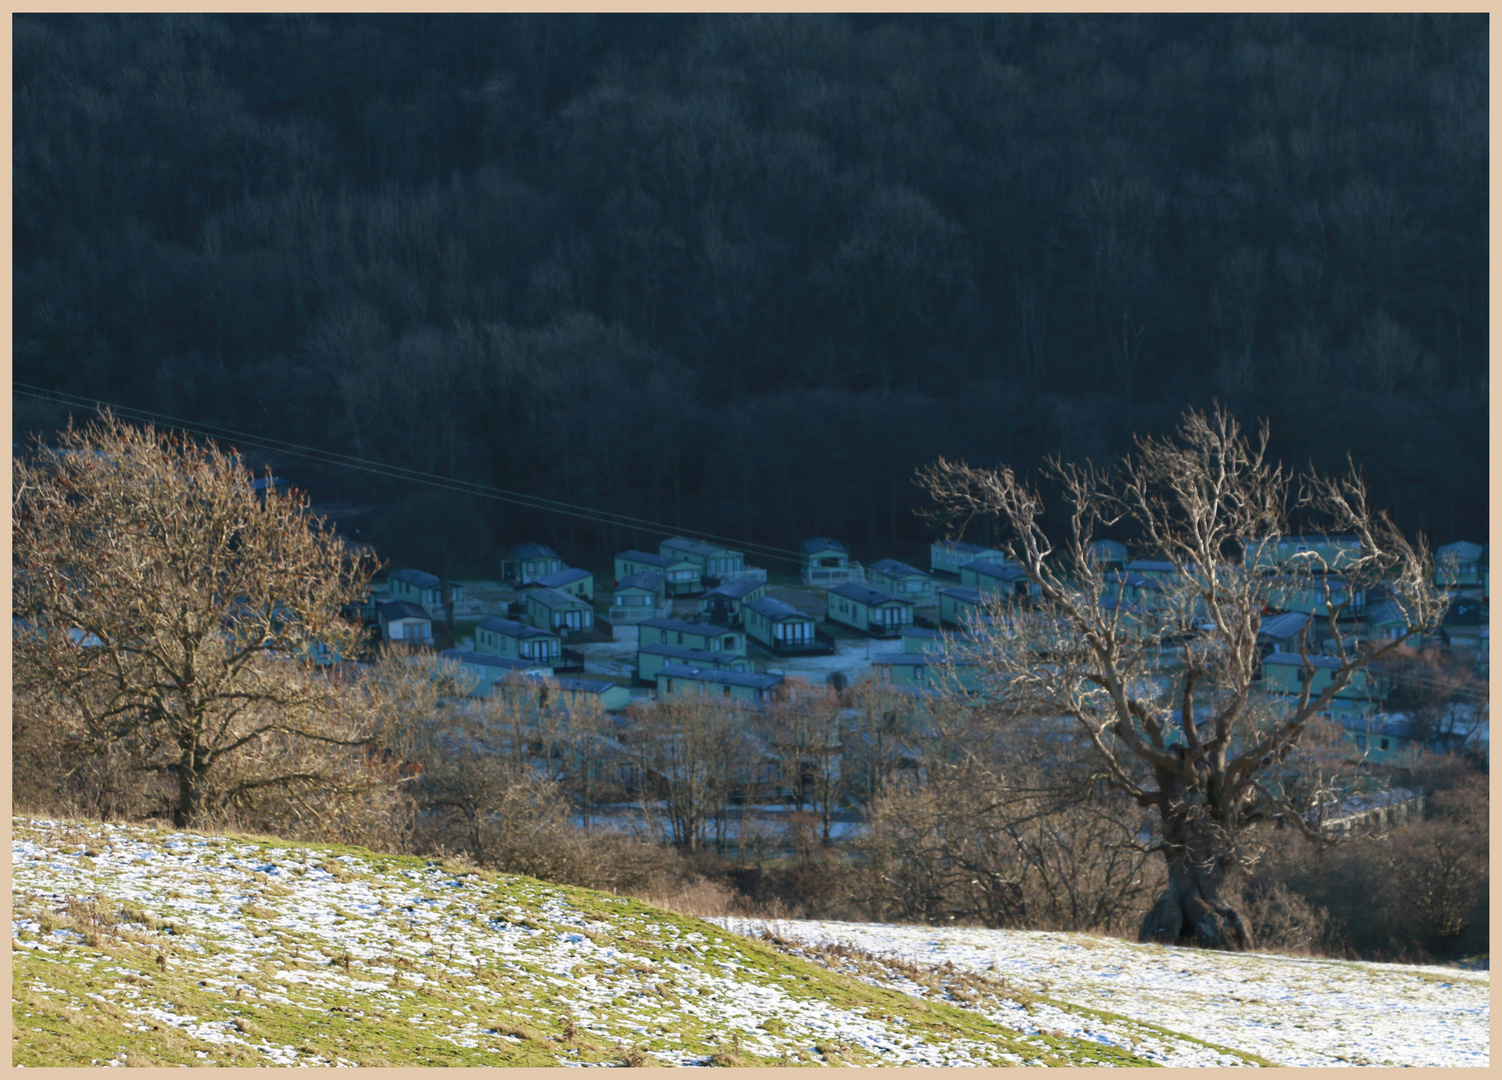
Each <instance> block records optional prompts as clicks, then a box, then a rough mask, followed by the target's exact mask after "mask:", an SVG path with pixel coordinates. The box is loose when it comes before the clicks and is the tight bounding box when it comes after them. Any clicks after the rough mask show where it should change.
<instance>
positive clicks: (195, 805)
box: [172, 753, 203, 829]
mask: <svg viewBox="0 0 1502 1080" xmlns="http://www.w3.org/2000/svg"><path fill="white" fill-rule="evenodd" d="M202 773H203V770H202V769H201V768H200V767H199V765H198V763H197V762H196V761H195V760H194V755H192V754H191V753H190V754H185V755H184V756H183V761H181V762H180V763H179V764H178V767H177V805H176V806H175V807H173V809H172V827H173V828H176V829H186V828H187V827H188V826H189V825H191V824H192V823H193V820H194V818H196V817H197V816H198V810H199V807H200V805H201V804H202V802H203V775H202Z"/></svg>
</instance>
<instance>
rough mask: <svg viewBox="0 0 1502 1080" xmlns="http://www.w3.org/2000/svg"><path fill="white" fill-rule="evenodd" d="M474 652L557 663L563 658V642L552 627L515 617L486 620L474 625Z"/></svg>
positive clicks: (512, 658)
mask: <svg viewBox="0 0 1502 1080" xmlns="http://www.w3.org/2000/svg"><path fill="white" fill-rule="evenodd" d="M475 651H476V652H482V653H491V654H494V655H496V656H504V657H507V658H508V659H511V660H528V661H534V662H537V663H547V664H551V665H557V664H558V663H560V662H561V661H562V657H563V642H562V639H561V638H560V637H559V636H558V635H557V634H555V633H553V631H551V630H543V629H539V628H538V627H535V626H528V625H527V624H526V623H521V622H516V621H515V620H513V619H486V620H485V621H484V622H480V623H477V624H476V625H475Z"/></svg>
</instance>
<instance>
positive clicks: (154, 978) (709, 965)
mask: <svg viewBox="0 0 1502 1080" xmlns="http://www.w3.org/2000/svg"><path fill="white" fill-rule="evenodd" d="M12 850H13V866H14V886H13V889H14V922H13V957H14V976H13V989H12V995H13V998H14V1005H13V1020H14V1036H13V1043H12V1060H13V1061H14V1063H15V1064H17V1065H28V1066H38V1065H90V1064H106V1063H112V1062H113V1063H121V1064H129V1065H179V1064H180V1065H197V1064H224V1065H262V1064H336V1063H355V1064H361V1065H539V1064H553V1063H581V1064H582V1063H624V1064H663V1063H670V1064H781V1063H787V1064H810V1065H833V1064H888V1063H890V1064H915V1065H949V1064H1058V1065H1097V1064H1101V1065H1106V1064H1111V1065H1136V1064H1149V1063H1150V1062H1148V1061H1147V1060H1146V1059H1144V1058H1142V1057H1138V1056H1135V1055H1134V1054H1132V1053H1131V1052H1129V1051H1128V1050H1127V1049H1126V1048H1125V1047H1124V1046H1123V1045H1120V1044H1118V1045H1110V1044H1107V1043H1104V1042H1101V1041H1097V1040H1094V1039H1086V1038H1078V1037H1073V1036H1069V1035H1066V1034H1063V1033H1061V1032H1057V1031H1048V1030H1044V1029H1040V1028H1038V1027H1036V1026H1034V1025H1032V1024H1030V1023H1028V1022H1027V1015H1026V1012H1027V1010H1026V1008H1025V1007H1024V1008H1023V1010H1022V1011H1021V1012H1020V1013H1019V1023H1018V1024H1017V1026H1015V1027H1006V1026H1003V1025H1002V1024H1000V1023H997V1022H996V1021H994V1020H992V1019H988V1018H987V1017H986V1016H984V1015H982V1014H981V1013H979V1012H976V1011H972V1010H970V1009H966V1008H963V1007H960V1006H959V1005H956V1004H954V1003H950V1002H945V1001H940V1000H923V999H920V998H916V997H914V996H912V995H909V994H904V993H900V992H897V991H895V990H892V989H887V988H883V987H879V986H873V985H870V984H868V983H866V982H863V981H860V980H859V979H856V978H853V977H851V976H849V975H846V974H841V973H837V972H834V971H831V970H829V969H828V968H826V967H823V966H819V965H817V964H814V963H811V962H808V961H807V960H803V959H800V958H797V957H793V956H789V955H785V954H783V953H780V952H778V951H775V950H774V949H773V948H772V947H771V946H770V945H768V944H766V943H762V942H758V941H752V940H750V939H747V938H744V937H740V936H737V935H735V934H733V933H731V932H729V931H727V930H723V929H720V928H718V927H716V926H713V925H711V924H709V923H705V922H701V921H699V920H696V919H690V918H684V917H681V916H678V915H675V914H672V913H669V912H665V911H661V910H658V909H654V908H651V907H648V906H646V905H644V904H641V903H639V902H637V901H634V900H629V899H624V898H621V897H616V896H610V895H607V894H602V893H595V892H590V891H587V890H581V889H570V888H562V887H559V886H554V885H548V884H544V883H542V882H539V881H535V880H531V879H528V878H521V877H514V876H508V875H502V874H492V873H484V872H478V871H475V870H473V869H470V868H467V867H463V866H457V865H453V864H450V863H446V862H433V861H428V860H423V859H416V858H399V857H392V856H386V855H376V854H372V853H371V852H368V851H363V850H357V849H347V848H340V847H331V846H319V845H302V846H292V845H289V844H287V843H286V842H284V841H277V840H272V839H265V838H255V837H230V836H206V835H196V834H187V833H172V832H156V831H153V830H151V829H149V828H142V827H137V826H124V825H110V824H100V823H69V822H55V821H39V820H29V819H16V820H15V821H14V840H13V849H12ZM1227 1056H1228V1058H1229V1059H1230V1060H1235V1056H1234V1055H1227ZM1242 1060H1246V1061H1253V1060H1255V1059H1252V1058H1250V1057H1248V1056H1243V1057H1242Z"/></svg>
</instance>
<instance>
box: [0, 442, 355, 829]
mask: <svg viewBox="0 0 1502 1080" xmlns="http://www.w3.org/2000/svg"><path fill="white" fill-rule="evenodd" d="M59 441H60V446H59V447H55V448H54V447H46V446H42V445H38V446H36V447H35V448H34V450H33V451H32V452H31V453H29V454H27V455H26V456H24V457H19V458H15V459H13V461H12V470H13V471H12V476H13V485H14V486H13V489H12V490H13V495H12V500H13V504H14V523H13V527H12V533H11V537H12V544H13V555H12V582H13V586H14V598H13V611H14V615H15V617H16V619H17V622H16V630H15V632H14V635H13V645H14V656H15V662H16V679H15V688H14V694H15V701H16V707H17V710H18V712H20V711H23V710H26V709H28V708H30V707H31V706H32V705H36V706H37V714H38V715H43V714H45V715H47V716H50V717H53V718H54V720H55V721H57V722H59V723H61V724H62V725H63V730H59V731H58V732H57V737H58V738H59V739H65V738H66V739H71V740H73V741H74V742H76V744H77V750H78V753H79V755H81V756H86V755H88V754H90V753H104V752H109V753H115V754H123V755H124V756H125V758H127V759H128V761H129V763H130V768H132V769H134V770H137V771H141V772H146V773H155V774H158V775H162V776H165V777H166V778H167V779H168V781H169V783H170V788H169V790H170V791H171V795H170V796H168V797H169V800H170V803H171V812H172V816H173V820H174V822H175V823H176V824H177V825H178V826H184V825H188V824H190V823H192V822H193V821H194V820H195V818H197V817H198V816H199V815H200V813H201V812H202V811H203V810H204V809H205V808H206V807H207V806H210V805H225V804H228V803H233V802H235V801H237V800H242V801H243V800H245V799H248V798H253V797H254V796H255V794H256V793H257V792H262V791H264V792H268V793H269V792H270V791H271V790H273V789H280V791H281V792H283V793H285V792H286V791H287V790H288V789H293V788H296V787H297V786H298V785H310V784H311V785H317V784H325V785H326V784H329V783H348V782H351V778H352V777H358V775H359V774H360V772H361V770H360V769H359V768H358V762H359V759H360V753H361V751H360V749H359V748H361V747H362V746H363V745H364V744H366V743H367V742H368V741H369V732H368V731H367V730H366V725H365V724H364V723H363V722H362V720H361V719H360V717H359V715H358V710H356V709H355V708H353V707H352V705H351V699H350V698H349V697H348V696H347V695H346V694H345V692H344V687H343V686H341V682H340V680H339V679H338V678H336V677H332V676H330V675H328V674H326V673H324V672H323V671H321V670H319V666H318V665H316V664H315V663H314V662H313V661H314V660H315V659H319V658H325V659H332V658H339V657H343V658H352V657H354V656H355V654H356V652H357V649H358V646H359V635H360V633H361V630H360V628H359V626H358V625H355V624H352V623H350V622H348V621H346V620H345V619H343V618H342V617H341V615H340V610H341V607H342V606H343V605H345V604H348V603H350V602H352V601H356V600H359V599H362V598H363V593H364V588H365V585H366V583H367V582H368V580H369V577H370V574H371V572H372V570H373V569H374V567H373V565H372V563H371V561H370V559H369V558H366V557H352V556H351V555H350V553H349V552H347V551H346V550H345V547H344V544H343V542H342V541H341V540H340V539H339V537H338V536H337V535H335V534H334V533H333V532H332V531H331V530H329V529H327V528H326V527H325V526H324V524H323V522H322V521H320V520H319V519H316V518H314V517H313V516H311V515H310V513H309V511H308V504H307V499H306V497H305V496H302V495H300V494H298V493H285V492H279V491H275V490H271V488H270V487H269V486H267V490H264V491H258V490H255V488H254V487H253V480H254V477H253V476H252V474H251V473H250V472H249V470H247V469H246V468H245V467H244V466H243V465H242V464H241V463H240V461H239V459H238V458H237V457H236V456H235V455H233V454H231V453H226V452H224V451H222V450H220V449H219V448H218V447H216V446H215V445H214V444H212V443H204V444H200V443H196V442H194V441H192V440H190V439H187V438H184V437H181V436H179V435H176V434H173V433H169V432H166V431H158V430H155V429H153V428H151V427H146V428H138V427H134V426H132V425H130V424H126V423H123V422H121V421H120V420H118V419H117V418H115V417H113V416H112V415H109V414H108V413H106V414H104V415H103V416H101V417H100V418H98V419H97V420H95V421H94V422H92V423H90V424H89V425H87V426H85V427H81V428H76V427H73V426H72V425H71V424H70V426H69V427H68V429H67V430H66V431H64V432H62V433H61V435H60V439H59ZM320 748H321V749H322V750H324V751H327V750H329V749H332V748H343V749H345V750H348V751H350V753H345V754H343V755H342V757H339V760H338V761H337V762H334V761H331V759H330V757H329V756H328V754H327V753H324V752H320ZM336 756H337V755H336ZM352 761H353V762H354V765H355V767H354V768H351V762H352Z"/></svg>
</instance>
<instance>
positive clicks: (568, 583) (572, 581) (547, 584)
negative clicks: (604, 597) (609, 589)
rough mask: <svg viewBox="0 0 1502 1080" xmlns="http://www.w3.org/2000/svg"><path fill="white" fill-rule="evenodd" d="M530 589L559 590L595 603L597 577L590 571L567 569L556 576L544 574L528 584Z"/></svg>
mask: <svg viewBox="0 0 1502 1080" xmlns="http://www.w3.org/2000/svg"><path fill="white" fill-rule="evenodd" d="M528 586H529V587H538V588H544V589H557V590H558V591H559V592H566V593H568V594H569V595H570V596H577V597H578V598H579V599H580V600H588V601H589V602H590V603H594V599H595V576H594V575H593V574H591V573H590V572H589V571H588V570H580V569H578V568H577V567H576V568H572V569H570V568H568V567H565V568H564V569H562V570H559V571H558V572H557V573H556V574H544V575H543V576H542V577H540V578H534V579H533V580H532V581H531V582H529V583H528Z"/></svg>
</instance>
